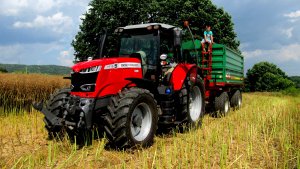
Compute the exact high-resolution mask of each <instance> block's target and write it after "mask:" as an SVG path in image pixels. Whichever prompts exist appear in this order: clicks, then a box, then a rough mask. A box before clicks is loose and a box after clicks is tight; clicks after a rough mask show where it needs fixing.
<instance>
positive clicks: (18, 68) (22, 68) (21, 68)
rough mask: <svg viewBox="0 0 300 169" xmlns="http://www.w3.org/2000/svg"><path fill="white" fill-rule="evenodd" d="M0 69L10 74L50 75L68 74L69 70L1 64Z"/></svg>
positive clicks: (63, 67)
mask: <svg viewBox="0 0 300 169" xmlns="http://www.w3.org/2000/svg"><path fill="white" fill-rule="evenodd" d="M0 68H3V69H6V70H7V71H8V72H9V73H11V72H23V73H26V72H27V73H42V74H51V75H65V74H69V73H70V70H71V69H70V68H69V67H65V66H57V65H19V64H1V63H0Z"/></svg>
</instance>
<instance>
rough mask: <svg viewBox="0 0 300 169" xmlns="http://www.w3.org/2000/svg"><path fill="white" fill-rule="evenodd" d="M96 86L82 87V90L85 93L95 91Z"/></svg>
mask: <svg viewBox="0 0 300 169" xmlns="http://www.w3.org/2000/svg"><path fill="white" fill-rule="evenodd" d="M95 87H96V84H84V85H81V86H80V89H81V90H82V91H85V92H92V91H95Z"/></svg>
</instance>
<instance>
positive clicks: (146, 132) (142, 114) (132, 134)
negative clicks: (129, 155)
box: [103, 88, 158, 149]
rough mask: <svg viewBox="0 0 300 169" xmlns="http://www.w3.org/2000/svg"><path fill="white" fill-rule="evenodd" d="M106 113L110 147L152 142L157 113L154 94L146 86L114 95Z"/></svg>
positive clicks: (148, 144)
mask: <svg viewBox="0 0 300 169" xmlns="http://www.w3.org/2000/svg"><path fill="white" fill-rule="evenodd" d="M107 109H108V111H107V114H106V115H105V116H104V117H103V122H104V131H105V135H106V137H107V138H108V140H109V143H108V145H109V147H111V148H117V149H126V148H131V147H136V146H142V147H147V146H150V145H152V144H153V140H154V135H155V132H156V129H157V121H158V113H157V103H156V101H155V99H154V96H153V95H152V94H151V93H150V92H149V91H148V90H146V89H140V88H129V89H124V90H123V91H122V92H119V93H118V95H116V96H114V97H112V99H111V101H110V103H109V105H108V107H107Z"/></svg>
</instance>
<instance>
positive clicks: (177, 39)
mask: <svg viewBox="0 0 300 169" xmlns="http://www.w3.org/2000/svg"><path fill="white" fill-rule="evenodd" d="M115 33H117V34H119V37H120V40H119V47H118V55H119V57H128V56H129V57H136V58H139V59H140V60H141V65H142V71H143V77H144V78H146V79H149V80H152V81H153V80H154V81H159V79H161V78H162V75H164V72H166V69H169V68H171V67H172V66H171V65H175V63H176V62H178V61H179V60H180V59H179V57H180V56H181V53H180V43H181V29H180V28H177V27H175V26H172V25H168V24H161V23H148V24H139V25H129V26H125V27H119V28H117V29H116V30H115Z"/></svg>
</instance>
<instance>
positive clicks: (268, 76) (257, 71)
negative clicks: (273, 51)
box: [245, 62, 294, 91]
mask: <svg viewBox="0 0 300 169" xmlns="http://www.w3.org/2000/svg"><path fill="white" fill-rule="evenodd" d="M246 76H247V77H246V80H245V85H246V88H248V89H249V90H250V91H279V90H283V89H286V88H289V87H292V86H294V83H293V82H292V81H291V80H289V79H288V77H287V75H286V74H285V72H283V71H282V70H281V69H280V68H278V67H277V66H276V65H275V64H272V63H269V62H260V63H257V64H255V65H254V66H253V67H252V69H249V70H248V71H247V74H246Z"/></svg>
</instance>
